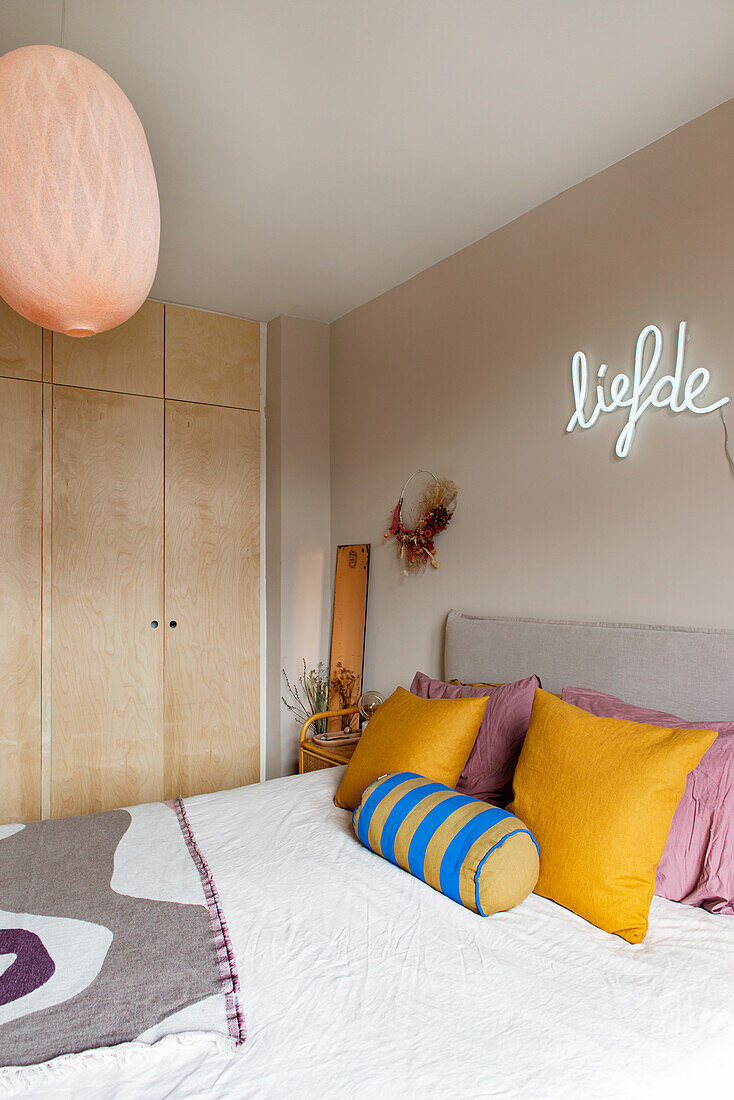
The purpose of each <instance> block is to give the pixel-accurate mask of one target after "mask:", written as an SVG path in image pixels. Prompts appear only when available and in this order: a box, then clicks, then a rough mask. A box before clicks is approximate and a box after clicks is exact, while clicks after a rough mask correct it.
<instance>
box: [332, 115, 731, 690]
mask: <svg viewBox="0 0 734 1100" xmlns="http://www.w3.org/2000/svg"><path fill="white" fill-rule="evenodd" d="M600 125H603V120H600ZM680 320H685V321H687V322H688V325H689V332H690V336H691V340H690V343H689V344H688V346H687V350H686V368H687V370H691V369H693V368H694V367H696V366H708V367H709V368H710V369H711V371H712V376H713V377H712V382H711V384H710V386H709V390H708V392H707V398H708V401H713V400H715V399H717V398H719V397H721V396H725V395H731V396H732V397H734V100H732V101H730V102H729V103H726V104H724V105H723V106H721V107H719V108H717V109H715V110H714V111H711V112H710V113H708V114H707V115H704V116H702V117H701V118H699V119H697V120H695V121H694V122H692V123H689V124H688V125H687V126H684V127H682V128H681V129H679V130H677V131H675V132H674V133H672V134H670V135H669V136H667V137H665V138H663V139H662V140H660V141H658V142H656V143H655V144H654V145H651V146H649V147H647V148H646V149H644V150H642V151H641V152H639V153H637V154H635V155H634V156H632V157H629V158H628V159H627V160H624V161H622V162H620V163H619V164H616V165H614V166H612V167H611V168H609V169H607V170H606V171H604V172H602V173H600V174H599V175H597V176H594V177H592V178H591V179H589V180H586V181H585V182H583V183H581V184H579V185H578V186H577V187H574V188H572V189H571V190H569V191H566V192H565V193H563V194H562V195H559V196H558V197H556V198H554V199H552V200H551V201H549V202H547V203H545V204H544V205H543V206H541V207H539V208H537V209H536V210H534V211H532V212H531V213H529V214H527V215H525V216H524V217H522V218H520V219H518V220H517V221H515V222H513V223H511V224H510V225H508V226H506V227H505V228H503V229H501V230H498V231H497V232H495V233H493V234H491V235H490V236H489V237H486V238H484V239H483V240H481V241H479V242H478V243H477V244H475V245H472V246H471V247H470V248H467V249H465V250H463V251H462V252H459V253H458V254H456V255H454V256H452V257H450V258H449V259H447V260H444V261H443V262H442V263H440V264H437V265H436V266H435V267H432V268H430V269H429V270H427V271H425V272H423V273H422V274H420V275H418V276H416V277H415V278H414V279H411V280H410V281H409V282H407V283H404V284H403V285H401V286H399V287H397V288H395V289H394V290H391V291H389V292H388V293H387V294H384V295H382V296H381V297H379V298H377V299H375V300H374V301H372V302H370V303H368V304H367V305H365V306H362V307H361V308H359V309H357V310H355V311H353V312H352V313H350V314H348V315H346V316H345V317H343V318H342V319H341V320H339V321H337V322H335V323H334V324H333V325H332V326H331V474H332V495H331V522H332V549H333V546H335V545H336V544H338V543H344V542H361V541H369V542H371V543H372V546H373V555H372V564H371V584H370V597H369V610H368V629H367V651H366V686H367V687H370V688H377V689H380V690H383V691H385V690H391V689H392V688H393V687H394V686H395V684H396V682H403V683H407V682H408V681H409V678H410V677H411V676H412V674H413V672H414V671H415V669H416V668H422V669H424V670H425V671H427V672H429V673H434V674H436V673H439V672H440V670H441V638H442V629H443V620H444V616H445V613H446V611H447V610H448V609H449V608H450V607H458V608H463V609H466V610H469V611H475V612H478V613H498V614H509V615H530V616H533V615H536V616H552V617H565V618H570V619H605V620H618V621H619V620H621V621H629V622H650V623H661V624H673V625H679V624H683V625H698V626H715V627H731V626H732V625H733V624H734V481H733V480H732V477H731V475H730V474H729V472H728V469H727V466H726V463H725V460H724V454H723V450H722V427H721V422H720V420H719V418H718V415H717V414H713V415H709V416H702V417H694V416H693V415H691V414H688V413H686V414H681V415H679V416H673V415H672V414H671V413H670V412H669V411H668V410H663V411H657V410H652V411H650V412H649V413H648V414H647V415H646V416H645V417H644V419H643V420H642V422H641V424H640V426H639V428H638V431H637V438H636V440H635V443H634V445H633V448H632V453H631V455H630V457H629V458H627V459H625V460H619V459H616V458H615V457H614V454H613V450H614V442H615V440H616V437H617V435H618V433H619V431H620V429H621V427H622V425H623V423H624V421H625V419H626V414H625V413H623V412H621V411H617V412H615V413H614V414H611V415H609V416H607V417H604V418H602V421H601V422H600V423H598V424H597V425H596V426H595V427H594V428H592V429H591V430H589V431H587V432H584V433H579V432H575V433H573V434H572V435H567V434H566V433H565V431H564V429H565V425H566V423H567V421H568V419H569V417H570V415H571V412H572V408H573V406H572V397H571V386H570V360H571V356H572V354H573V353H574V352H575V351H576V350H579V349H583V350H584V351H585V352H586V353H587V355H588V356H589V361H590V364H591V365H592V368H593V369H594V370H595V369H596V367H597V366H598V364H599V363H600V362H602V361H604V362H607V363H609V364H610V375H611V373H617V371H619V370H624V371H626V372H630V371H631V368H632V359H633V352H634V345H635V341H636V338H637V335H638V333H639V331H640V329H641V328H642V327H643V326H644V325H645V324H648V323H655V324H657V325H659V326H660V327H661V328H662V330H663V335H664V338H665V347H664V351H663V361H662V364H661V370H660V372H659V373H665V372H667V371H668V370H672V368H673V359H674V354H675V347H674V336H675V333H676V330H677V326H678V322H679V321H680ZM708 401H707V402H706V403H708ZM730 408H731V410H732V411H731V412H730V426H731V427H732V428H734V405H733V406H730ZM419 466H423V467H428V468H430V469H432V470H435V471H436V472H437V473H439V474H442V475H445V476H447V477H451V478H453V479H454V480H455V481H456V482H457V483H458V484H459V485H460V487H461V493H460V496H459V505H458V510H457V512H456V516H455V518H454V521H453V523H452V526H451V527H450V529H449V530H448V531H447V532H446V533H445V534H443V535H442V536H440V537H439V541H438V544H437V545H438V551H439V558H440V562H441V565H440V569H439V570H438V571H433V570H432V571H430V572H429V573H428V574H427V575H425V576H423V577H418V578H406V577H404V576H403V574H402V572H401V569H400V567H399V565H398V562H397V558H396V552H395V549H394V546H393V545H392V544H390V545H388V544H387V543H386V542H385V540H384V539H383V537H382V536H383V532H384V531H385V530H386V525H387V519H388V515H389V513H390V511H391V509H392V508H393V506H394V504H395V501H396V497H397V495H398V492H399V490H400V487H401V485H402V483H403V481H404V480H405V478H406V477H407V476H408V475H409V474H410V473H411V472H412V471H413V470H415V469H416V468H417V467H419ZM520 671H521V672H524V671H526V670H520ZM487 674H488V676H490V677H491V669H488V670H487Z"/></svg>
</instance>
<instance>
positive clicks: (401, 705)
mask: <svg viewBox="0 0 734 1100" xmlns="http://www.w3.org/2000/svg"><path fill="white" fill-rule="evenodd" d="M486 709H487V700H486V698H485V697H481V698H478V699H419V698H418V696H417V695H412V694H411V692H409V691H406V690H405V688H401V687H400V688H398V689H397V690H396V691H394V692H393V694H392V695H391V696H390V697H389V699H386V700H385V702H384V703H383V704H382V706H381V707H380V708H379V710H378V711H376V713H375V714H374V716H373V717H372V718H370V720H369V722H368V724H367V728H366V730H365V731H364V733H363V734H362V737H361V739H360V741H359V743H358V744H357V747H356V749H355V750H354V754H353V756H352V759H351V760H350V761H349V764H348V766H347V770H346V772H345V774H344V778H343V779H342V781H341V785H340V787H339V790H338V791H337V792H336V795H335V797H334V802H335V803H336V805H337V806H341V807H342V808H343V809H345V810H354V809H355V808H356V807H357V805H358V804H359V800H360V798H361V797H362V791H364V790H365V788H367V787H369V785H370V783H374V781H375V780H376V779H379V777H380V776H381V775H385V774H386V773H387V772H416V773H417V774H418V775H422V776H425V778H426V779H435V780H436V782H437V783H445V784H446V786H447V787H453V786H455V784H456V782H457V780H458V778H459V776H460V775H461V773H462V770H463V768H464V765H465V764H466V762H467V760H468V759H469V753H470V752H471V750H472V748H473V747H474V742H475V741H476V739H477V733H478V732H479V726H480V725H481V722H482V718H483V717H484V712H485V710H486Z"/></svg>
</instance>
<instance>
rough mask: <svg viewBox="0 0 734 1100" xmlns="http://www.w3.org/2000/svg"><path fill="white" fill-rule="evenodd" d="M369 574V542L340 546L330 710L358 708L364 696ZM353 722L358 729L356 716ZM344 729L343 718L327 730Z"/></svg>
mask: <svg viewBox="0 0 734 1100" xmlns="http://www.w3.org/2000/svg"><path fill="white" fill-rule="evenodd" d="M369 572H370V547H369V543H358V544H356V545H353V546H338V547H337V551H336V573H335V576H334V618H333V622H332V627H331V657H330V659H329V676H330V681H331V687H330V690H329V710H341V709H344V708H346V707H350V706H356V704H357V702H358V700H359V697H360V695H361V694H362V674H363V671H364V637H365V629H366V625H367V586H368V582H369ZM352 722H353V725H354V726H355V727H356V724H357V717H356V716H355V718H354V719H352ZM341 726H342V720H341V719H339V718H332V719H330V720H329V722H328V727H327V728H328V729H329V731H330V732H331V731H333V730H335V729H337V730H338V729H341Z"/></svg>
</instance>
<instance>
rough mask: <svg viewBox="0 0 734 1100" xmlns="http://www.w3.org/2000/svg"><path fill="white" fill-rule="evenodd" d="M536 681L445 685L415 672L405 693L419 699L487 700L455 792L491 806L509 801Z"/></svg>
mask: <svg viewBox="0 0 734 1100" xmlns="http://www.w3.org/2000/svg"><path fill="white" fill-rule="evenodd" d="M539 687H540V680H539V679H538V677H537V676H529V677H528V678H527V680H518V681H517V682H516V683H514V684H500V685H499V686H498V687H489V686H488V685H486V684H480V685H479V686H477V687H474V686H472V685H471V684H467V685H460V684H446V683H444V681H443V680H432V679H431V678H430V676H426V675H425V673H423V672H416V674H415V677H414V678H413V683H412V684H411V685H410V690H411V691H412V692H413V694H414V695H418V696H420V698H421V699H477V698H481V696H483V695H486V696H487V710H486V712H485V715H484V718H483V719H482V724H481V726H480V727H479V733H478V734H477V739H476V741H475V742H474V748H473V749H472V751H471V754H470V756H469V759H468V760H467V762H466V766H465V767H464V770H463V772H462V773H461V775H460V777H459V782H458V783H457V784H456V790H457V791H460V792H461V793H462V794H468V795H471V796H472V798H481V799H483V800H484V801H485V802H492V803H493V804H494V805H496V806H506V805H507V804H508V803H509V802H510V801H511V800H512V777H513V775H514V774H515V766H516V764H517V758H518V757H519V755H520V749H521V748H522V743H523V741H524V740H525V734H526V733H527V732H528V722H529V721H530V712H531V710H532V709H533V699H534V698H535V690H536V688H539Z"/></svg>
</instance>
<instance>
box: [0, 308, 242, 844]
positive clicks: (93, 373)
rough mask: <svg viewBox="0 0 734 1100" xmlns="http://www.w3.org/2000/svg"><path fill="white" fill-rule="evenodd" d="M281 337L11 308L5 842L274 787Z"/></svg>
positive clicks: (0, 624) (195, 319)
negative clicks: (271, 657) (12, 828)
mask: <svg viewBox="0 0 734 1100" xmlns="http://www.w3.org/2000/svg"><path fill="white" fill-rule="evenodd" d="M259 408H260V326H259V325H258V324H256V323H255V322H252V321H243V320H238V319H234V318H231V317H223V316H221V315H219V314H213V313H205V312H202V311H200V310H194V309H187V308H183V307H181V306H168V305H166V306H164V305H163V304H161V303H159V302H152V301H149V302H146V303H145V304H144V305H143V307H142V308H141V309H140V310H139V311H138V313H137V314H136V315H135V316H134V317H133V318H131V320H130V321H128V322H127V323H126V324H125V325H122V326H120V327H119V328H118V329H114V330H113V331H112V332H109V333H103V334H102V335H100V336H95V337H91V338H89V339H85V340H73V339H70V338H67V337H63V336H59V335H56V334H54V335H52V334H51V333H48V332H42V331H41V330H40V329H38V328H36V327H35V326H34V325H31V324H29V323H28V322H26V321H24V320H23V319H22V318H20V317H18V315H17V314H15V313H13V311H12V310H10V309H9V308H8V307H7V306H6V305H5V303H3V302H1V301H0V517H1V522H0V823H4V822H8V821H22V820H30V819H33V818H37V817H39V816H49V815H50V816H61V815H66V814H72V813H90V812H94V811H97V810H104V809H109V808H111V807H115V806H124V805H130V804H134V803H136V802H146V801H153V800H156V799H161V798H169V797H172V796H173V795H176V794H184V795H190V794H195V793H200V792H206V791H212V790H218V789H221V788H225V787H232V786H237V785H239V784H242V783H248V782H253V781H255V780H257V779H258V778H259V775H260V759H259V744H260V734H259V712H260V703H259V682H260V671H259V670H260V623H259V609H260V560H259V558H260V554H259V548H260V413H259Z"/></svg>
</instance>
